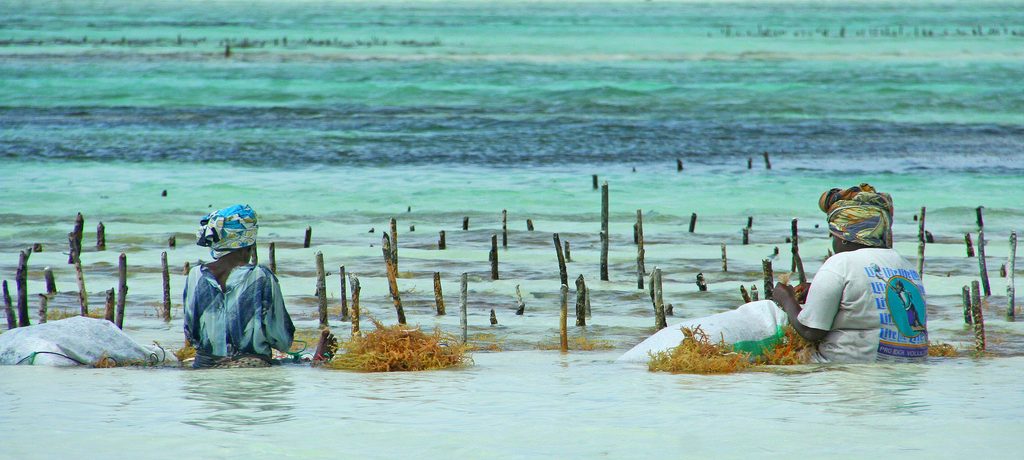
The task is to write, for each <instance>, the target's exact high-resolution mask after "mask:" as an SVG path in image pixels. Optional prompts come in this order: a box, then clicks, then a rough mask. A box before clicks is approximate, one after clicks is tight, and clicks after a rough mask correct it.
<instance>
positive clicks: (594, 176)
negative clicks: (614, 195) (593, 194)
mask: <svg viewBox="0 0 1024 460" xmlns="http://www.w3.org/2000/svg"><path fill="white" fill-rule="evenodd" d="M591 178H592V179H593V180H594V190H597V174H594V175H593V176H591Z"/></svg>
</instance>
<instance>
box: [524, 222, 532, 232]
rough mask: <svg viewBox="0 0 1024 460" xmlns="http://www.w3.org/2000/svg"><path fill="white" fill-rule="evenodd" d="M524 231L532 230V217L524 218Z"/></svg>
mask: <svg viewBox="0 0 1024 460" xmlns="http://www.w3.org/2000/svg"><path fill="white" fill-rule="evenodd" d="M526 231H528V232H532V231H533V219H526Z"/></svg>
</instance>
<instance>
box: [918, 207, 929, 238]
mask: <svg viewBox="0 0 1024 460" xmlns="http://www.w3.org/2000/svg"><path fill="white" fill-rule="evenodd" d="M925 212H927V208H925V207H924V206H921V214H919V217H918V219H917V241H921V242H923V241H924V219H925Z"/></svg>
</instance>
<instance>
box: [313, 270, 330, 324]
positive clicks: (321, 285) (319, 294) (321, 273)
mask: <svg viewBox="0 0 1024 460" xmlns="http://www.w3.org/2000/svg"><path fill="white" fill-rule="evenodd" d="M316 301H317V311H318V312H319V313H320V328H321V329H323V328H326V327H329V325H328V324H327V273H326V271H325V270H324V254H323V253H322V252H320V251H317V252H316Z"/></svg>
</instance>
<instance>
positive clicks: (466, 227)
mask: <svg viewBox="0 0 1024 460" xmlns="http://www.w3.org/2000/svg"><path fill="white" fill-rule="evenodd" d="M462 229H463V230H469V216H465V217H463V218H462Z"/></svg>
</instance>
